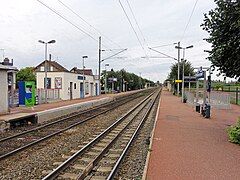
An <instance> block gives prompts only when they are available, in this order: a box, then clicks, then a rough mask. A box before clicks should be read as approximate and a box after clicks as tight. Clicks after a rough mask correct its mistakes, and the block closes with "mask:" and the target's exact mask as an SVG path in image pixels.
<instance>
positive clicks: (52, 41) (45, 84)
mask: <svg viewBox="0 0 240 180" xmlns="http://www.w3.org/2000/svg"><path fill="white" fill-rule="evenodd" d="M38 42H40V43H42V44H45V67H44V71H45V79H44V90H45V103H47V44H53V43H55V42H56V41H55V40H51V41H48V42H45V41H42V40H39V41H38Z"/></svg>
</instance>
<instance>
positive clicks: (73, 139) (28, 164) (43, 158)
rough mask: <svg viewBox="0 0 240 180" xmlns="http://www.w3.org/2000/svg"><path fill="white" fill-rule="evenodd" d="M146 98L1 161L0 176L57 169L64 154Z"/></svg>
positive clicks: (32, 176)
mask: <svg viewBox="0 0 240 180" xmlns="http://www.w3.org/2000/svg"><path fill="white" fill-rule="evenodd" d="M141 99H143V97H141V98H137V99H135V100H133V101H131V102H129V103H127V104H125V105H123V106H121V107H119V108H117V109H115V110H113V111H111V112H109V113H107V115H101V116H98V117H96V118H94V119H92V120H91V121H89V122H86V123H84V124H83V125H80V126H78V127H76V128H73V129H70V130H68V131H66V132H64V133H61V134H60V135H58V136H55V137H53V138H51V139H49V140H47V141H44V142H42V143H40V144H39V145H36V146H34V147H32V148H29V149H27V150H25V151H24V152H20V153H18V154H17V155H15V156H12V157H9V158H8V159H5V160H2V161H1V163H0V179H40V178H43V177H44V176H45V175H46V173H47V172H49V171H50V170H52V169H54V168H56V166H54V163H56V162H63V161H64V158H63V156H64V155H65V156H69V155H72V154H73V152H71V151H72V150H74V149H75V150H79V149H80V147H82V146H84V143H85V142H88V141H89V140H90V139H91V138H93V137H94V136H96V135H98V134H99V133H100V132H101V130H103V129H105V128H106V127H108V126H109V124H110V123H113V122H114V121H115V120H116V119H118V118H119V117H120V116H121V115H122V114H124V113H126V112H127V111H128V110H129V109H130V108H131V107H133V106H134V105H135V104H136V103H137V102H139V101H140V100H141Z"/></svg>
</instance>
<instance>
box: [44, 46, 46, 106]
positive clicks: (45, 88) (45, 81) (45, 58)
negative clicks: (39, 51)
mask: <svg viewBox="0 0 240 180" xmlns="http://www.w3.org/2000/svg"><path fill="white" fill-rule="evenodd" d="M44 71H45V79H44V90H45V94H44V95H45V96H44V102H45V103H47V43H45V67H44Z"/></svg>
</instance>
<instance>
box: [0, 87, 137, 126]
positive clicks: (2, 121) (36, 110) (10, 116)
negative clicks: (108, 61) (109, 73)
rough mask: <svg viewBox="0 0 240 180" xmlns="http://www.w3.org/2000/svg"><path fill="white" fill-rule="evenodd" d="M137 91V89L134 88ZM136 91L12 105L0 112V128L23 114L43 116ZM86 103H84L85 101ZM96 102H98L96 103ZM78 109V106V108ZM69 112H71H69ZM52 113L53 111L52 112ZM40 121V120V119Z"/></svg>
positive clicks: (23, 115)
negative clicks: (24, 105)
mask: <svg viewBox="0 0 240 180" xmlns="http://www.w3.org/2000/svg"><path fill="white" fill-rule="evenodd" d="M136 91H139V90H136ZM136 91H128V92H122V93H118V94H102V95H100V96H92V97H87V98H84V99H73V100H65V101H57V102H51V103H47V104H39V105H35V106H33V107H23V106H22V107H14V108H10V112H9V113H7V114H0V126H2V127H0V129H1V128H2V129H4V127H7V126H6V123H8V122H9V121H11V120H14V119H17V118H24V117H25V116H29V115H34V114H35V115H36V116H38V115H41V116H43V115H44V114H47V113H49V114H50V113H52V112H54V111H56V110H57V109H59V111H61V112H62V110H63V109H68V108H70V107H75V105H78V104H81V103H82V104H84V103H85V102H90V101H91V102H98V101H104V99H107V98H112V99H113V98H116V97H120V96H124V95H127V94H130V93H134V92H136ZM85 104H86V103H85ZM96 104H98V103H96ZM78 109H79V108H78ZM70 113H71V112H70ZM52 114H53V113H52ZM40 121H42V120H40Z"/></svg>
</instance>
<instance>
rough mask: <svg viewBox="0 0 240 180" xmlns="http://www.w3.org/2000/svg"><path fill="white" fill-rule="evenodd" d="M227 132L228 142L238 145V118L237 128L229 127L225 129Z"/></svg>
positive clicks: (239, 131) (239, 135) (239, 141)
mask: <svg viewBox="0 0 240 180" xmlns="http://www.w3.org/2000/svg"><path fill="white" fill-rule="evenodd" d="M227 132H228V135H229V137H230V140H229V141H230V142H232V143H235V144H240V117H239V118H238V124H237V126H231V127H230V128H229V129H227Z"/></svg>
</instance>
